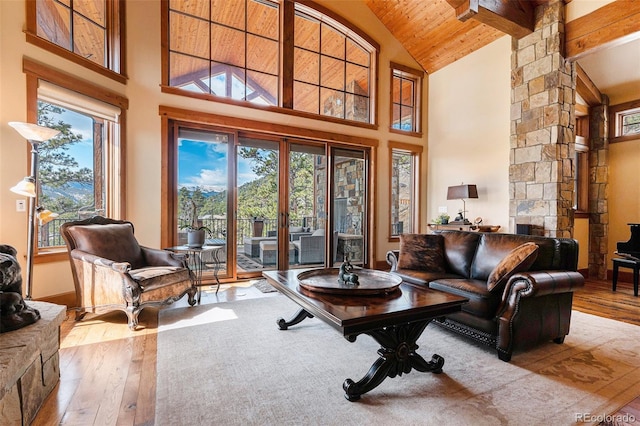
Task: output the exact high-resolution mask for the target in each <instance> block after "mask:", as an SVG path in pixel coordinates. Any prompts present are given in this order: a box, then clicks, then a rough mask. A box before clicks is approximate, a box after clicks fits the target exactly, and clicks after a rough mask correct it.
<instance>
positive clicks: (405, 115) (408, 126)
mask: <svg viewBox="0 0 640 426" xmlns="http://www.w3.org/2000/svg"><path fill="white" fill-rule="evenodd" d="M413 111H414V110H413V108H411V107H406V106H402V107H400V117H401V120H402V125H401V127H400V128H401V129H402V130H406V131H407V132H412V131H414V130H415V127H414V125H413V123H414V120H413Z"/></svg>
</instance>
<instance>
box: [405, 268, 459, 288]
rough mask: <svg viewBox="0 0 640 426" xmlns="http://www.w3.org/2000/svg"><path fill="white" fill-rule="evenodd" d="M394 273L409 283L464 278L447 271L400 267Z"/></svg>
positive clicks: (426, 282)
mask: <svg viewBox="0 0 640 426" xmlns="http://www.w3.org/2000/svg"><path fill="white" fill-rule="evenodd" d="M393 273H394V274H396V275H398V276H400V278H402V280H403V281H406V282H408V283H412V284H425V285H426V284H428V283H429V282H431V281H433V280H439V279H442V278H452V279H454V278H462V277H460V276H459V275H456V274H450V273H447V272H433V271H416V270H415V269H398V270H396V271H394V272H393Z"/></svg>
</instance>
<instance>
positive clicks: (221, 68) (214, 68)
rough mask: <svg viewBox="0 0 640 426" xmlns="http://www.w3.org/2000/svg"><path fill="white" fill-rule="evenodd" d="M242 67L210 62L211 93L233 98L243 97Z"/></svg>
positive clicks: (243, 75) (243, 78)
mask: <svg viewBox="0 0 640 426" xmlns="http://www.w3.org/2000/svg"><path fill="white" fill-rule="evenodd" d="M244 81H245V72H244V68H237V67H231V66H229V65H225V64H218V63H215V62H212V63H211V93H212V94H214V95H216V96H224V97H227V98H233V99H244V97H245V90H246V88H245V84H244Z"/></svg>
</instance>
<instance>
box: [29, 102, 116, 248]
mask: <svg viewBox="0 0 640 426" xmlns="http://www.w3.org/2000/svg"><path fill="white" fill-rule="evenodd" d="M38 124H40V125H42V126H46V127H52V128H56V129H58V130H61V133H60V134H59V135H58V136H56V137H55V138H53V139H51V140H50V141H48V142H47V143H43V144H40V150H39V152H40V155H39V163H38V186H39V190H38V194H39V196H38V205H40V206H43V207H45V208H46V209H48V210H50V211H52V212H54V213H58V214H59V216H58V217H57V218H55V219H54V220H53V221H51V222H49V223H47V224H45V225H43V226H40V227H39V229H38V247H50V246H60V245H64V241H62V238H61V236H60V232H59V229H60V225H61V224H62V223H64V222H68V221H71V220H77V219H78V218H82V219H84V218H88V217H91V216H94V215H96V214H100V215H105V213H106V206H105V200H106V193H105V187H106V185H104V174H105V169H104V164H100V163H99V162H98V163H96V161H100V160H99V159H101V158H104V154H105V153H106V149H105V148H104V146H105V145H106V144H105V143H103V137H102V135H104V134H105V133H104V132H103V131H102V125H101V124H95V126H94V120H93V118H92V117H91V116H90V115H87V114H81V113H78V112H75V111H72V110H69V109H65V108H62V107H59V106H57V105H53V104H50V103H46V102H38ZM96 126H97V127H96ZM96 135H98V136H96ZM96 137H98V140H96V139H94V138H96Z"/></svg>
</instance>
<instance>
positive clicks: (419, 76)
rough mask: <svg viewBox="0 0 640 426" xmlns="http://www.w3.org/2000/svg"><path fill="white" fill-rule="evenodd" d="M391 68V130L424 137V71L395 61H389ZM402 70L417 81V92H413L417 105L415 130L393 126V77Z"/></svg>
mask: <svg viewBox="0 0 640 426" xmlns="http://www.w3.org/2000/svg"><path fill="white" fill-rule="evenodd" d="M389 66H390V69H391V73H390V74H391V75H390V76H389V87H390V88H391V102H390V108H389V132H391V133H397V134H401V135H408V136H413V137H422V86H423V84H424V83H423V81H424V71H420V70H417V69H415V68H411V67H407V66H405V65H401V64H398V63H395V62H390V63H389ZM396 70H397V71H401V72H402V73H404V74H408V75H410V76H412V77H414V81H415V83H416V84H415V93H414V94H413V98H414V99H413V101H414V105H415V112H414V115H415V123H414V130H411V131H406V130H402V129H396V128H394V127H392V126H393V77H394V74H395V71H396Z"/></svg>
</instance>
